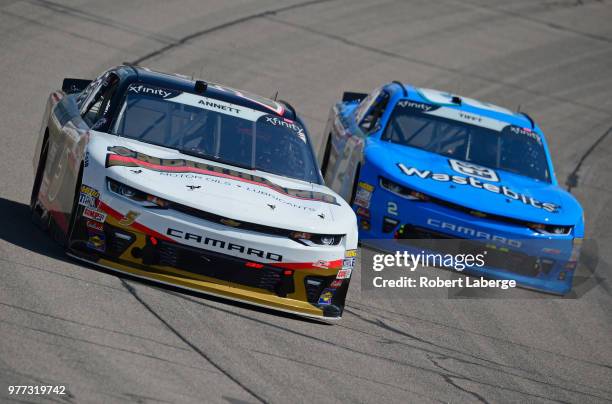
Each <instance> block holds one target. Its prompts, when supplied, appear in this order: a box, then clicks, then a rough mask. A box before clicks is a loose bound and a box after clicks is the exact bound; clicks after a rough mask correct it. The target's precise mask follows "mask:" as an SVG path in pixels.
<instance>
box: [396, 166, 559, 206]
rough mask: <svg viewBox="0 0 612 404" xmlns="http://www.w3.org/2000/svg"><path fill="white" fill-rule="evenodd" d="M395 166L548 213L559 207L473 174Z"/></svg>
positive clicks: (426, 177) (408, 174)
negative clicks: (498, 195) (436, 171)
mask: <svg viewBox="0 0 612 404" xmlns="http://www.w3.org/2000/svg"><path fill="white" fill-rule="evenodd" d="M397 166H398V167H399V169H400V170H402V172H403V173H404V174H406V175H407V176H409V177H412V176H417V177H419V178H421V179H423V180H426V179H432V180H434V181H439V182H452V183H454V184H457V185H467V186H470V187H473V188H477V189H484V190H487V191H489V192H492V193H494V194H501V195H504V196H505V197H506V198H508V199H513V200H515V201H520V202H522V203H524V204H525V205H531V206H533V207H534V208H538V209H544V210H545V211H547V212H550V213H556V212H557V210H558V209H559V205H556V204H554V203H551V202H540V201H538V200H537V199H534V198H532V197H531V196H527V195H525V194H521V193H519V192H516V191H513V190H512V189H510V188H508V187H507V186H505V185H502V186H499V185H496V184H491V183H488V182H482V181H480V180H479V179H477V178H474V177H473V176H468V177H463V176H461V175H449V174H445V173H432V172H431V171H430V170H423V171H421V170H419V169H418V168H415V167H406V166H405V165H404V164H402V163H398V164H397Z"/></svg>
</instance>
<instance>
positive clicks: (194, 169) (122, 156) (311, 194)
mask: <svg viewBox="0 0 612 404" xmlns="http://www.w3.org/2000/svg"><path fill="white" fill-rule="evenodd" d="M108 151H110V152H111V153H114V154H111V153H109V154H107V155H106V167H107V168H108V167H141V168H146V169H149V170H153V171H160V172H168V171H169V172H173V173H194V174H202V175H205V176H210V177H217V178H225V179H228V180H234V181H240V182H243V183H247V184H253V185H257V186H261V187H266V188H268V189H271V190H273V191H275V192H277V193H280V194H283V195H286V196H289V197H291V198H296V199H302V200H309V201H318V202H325V203H330V204H333V205H339V203H338V201H337V200H336V198H335V197H334V196H333V195H330V194H326V193H323V192H316V191H312V190H303V189H291V188H285V187H281V186H280V185H278V184H275V183H273V182H272V181H270V180H268V179H267V178H264V177H260V176H257V175H252V174H248V173H245V172H241V171H236V170H230V169H227V168H222V167H219V166H216V165H213V164H208V163H198V162H195V161H191V160H183V159H161V158H159V157H153V156H148V155H146V154H143V153H139V152H136V151H134V150H130V149H128V148H126V147H122V146H113V147H109V148H108Z"/></svg>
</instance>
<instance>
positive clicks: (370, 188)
mask: <svg viewBox="0 0 612 404" xmlns="http://www.w3.org/2000/svg"><path fill="white" fill-rule="evenodd" d="M358 185H359V187H360V188H363V189H365V190H366V191H368V192H372V191H374V185H372V184H368V183H367V182H363V181H360V182H359V184H358Z"/></svg>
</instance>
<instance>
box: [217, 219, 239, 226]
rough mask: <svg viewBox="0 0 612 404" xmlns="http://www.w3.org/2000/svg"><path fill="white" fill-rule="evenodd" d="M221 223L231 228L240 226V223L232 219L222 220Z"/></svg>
mask: <svg viewBox="0 0 612 404" xmlns="http://www.w3.org/2000/svg"><path fill="white" fill-rule="evenodd" d="M219 221H220V222H221V223H223V224H224V225H226V226H230V227H238V226H240V222H237V221H235V220H232V219H226V218H223V219H221V220H219Z"/></svg>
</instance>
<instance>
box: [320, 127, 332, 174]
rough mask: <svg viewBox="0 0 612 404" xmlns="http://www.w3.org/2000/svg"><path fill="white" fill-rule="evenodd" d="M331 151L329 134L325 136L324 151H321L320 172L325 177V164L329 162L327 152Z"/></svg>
mask: <svg viewBox="0 0 612 404" xmlns="http://www.w3.org/2000/svg"><path fill="white" fill-rule="evenodd" d="M330 153H331V135H328V136H327V144H326V145H325V152H324V153H323V161H322V162H321V174H323V177H325V173H326V172H327V164H328V163H329V154H330Z"/></svg>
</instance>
